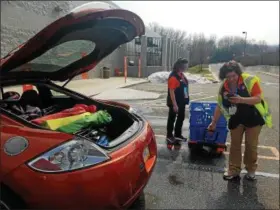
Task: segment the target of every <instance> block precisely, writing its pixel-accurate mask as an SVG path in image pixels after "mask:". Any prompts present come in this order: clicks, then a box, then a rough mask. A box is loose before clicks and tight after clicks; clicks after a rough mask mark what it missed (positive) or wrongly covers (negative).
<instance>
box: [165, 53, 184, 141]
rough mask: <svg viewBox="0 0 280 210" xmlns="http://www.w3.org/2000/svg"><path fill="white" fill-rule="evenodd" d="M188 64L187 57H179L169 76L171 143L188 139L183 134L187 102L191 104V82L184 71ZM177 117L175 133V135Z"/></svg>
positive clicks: (167, 137)
mask: <svg viewBox="0 0 280 210" xmlns="http://www.w3.org/2000/svg"><path fill="white" fill-rule="evenodd" d="M187 64H188V61H187V59H184V58H179V59H178V60H177V61H176V62H175V64H174V66H173V71H172V72H171V73H170V75H169V78H168V94H167V106H168V107H169V114H168V120H167V136H166V141H167V143H170V144H174V143H176V142H180V141H186V140H187V139H186V138H184V137H183V136H182V127H183V122H184V120H185V108H186V104H189V84H188V80H187V78H186V77H185V75H184V73H183V72H184V71H185V70H186V69H187V67H188V66H187ZM176 116H177V119H176ZM175 119H176V123H175V133H174V135H173V129H174V122H175Z"/></svg>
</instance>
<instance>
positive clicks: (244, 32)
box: [242, 31, 247, 57]
mask: <svg viewBox="0 0 280 210" xmlns="http://www.w3.org/2000/svg"><path fill="white" fill-rule="evenodd" d="M242 34H245V40H244V52H243V56H244V57H245V53H246V41H247V32H246V31H243V32H242Z"/></svg>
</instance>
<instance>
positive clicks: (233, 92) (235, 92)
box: [230, 85, 238, 95]
mask: <svg viewBox="0 0 280 210" xmlns="http://www.w3.org/2000/svg"><path fill="white" fill-rule="evenodd" d="M230 92H231V93H232V94H235V95H237V92H238V85H237V87H236V88H235V91H233V88H230Z"/></svg>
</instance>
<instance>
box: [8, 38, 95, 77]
mask: <svg viewBox="0 0 280 210" xmlns="http://www.w3.org/2000/svg"><path fill="white" fill-rule="evenodd" d="M94 49H95V43H94V42H92V41H89V40H73V41H68V42H63V43H61V44H59V45H57V46H55V47H53V48H51V49H49V50H48V51H46V52H45V53H44V54H42V55H41V56H39V57H37V58H35V59H33V60H31V61H30V62H29V63H27V64H24V65H22V66H19V67H18V68H15V69H13V70H12V71H13V72H17V71H22V70H24V71H38V72H55V71H58V70H59V69H61V68H63V67H66V66H68V65H70V64H71V63H73V62H75V61H78V60H80V59H81V58H82V57H83V56H86V55H88V54H90V53H91V52H92V51H93V50H94Z"/></svg>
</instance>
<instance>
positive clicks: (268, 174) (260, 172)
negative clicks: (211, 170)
mask: <svg viewBox="0 0 280 210" xmlns="http://www.w3.org/2000/svg"><path fill="white" fill-rule="evenodd" d="M157 148H165V149H167V148H166V145H163V144H157ZM157 161H158V162H170V160H167V159H163V158H158V160H157ZM182 161H183V160H182V158H179V157H178V158H177V160H175V161H172V164H179V165H187V164H188V163H184V162H182ZM205 167H206V168H207V166H205ZM209 167H211V166H209ZM212 167H213V166H212ZM224 171H226V168H222V170H221V172H224ZM241 173H242V174H246V173H247V171H246V170H242V171H241ZM256 176H263V177H267V178H276V179H279V174H275V173H267V172H262V171H256Z"/></svg>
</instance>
